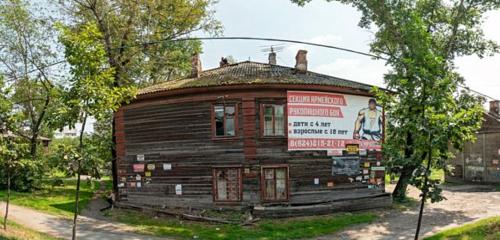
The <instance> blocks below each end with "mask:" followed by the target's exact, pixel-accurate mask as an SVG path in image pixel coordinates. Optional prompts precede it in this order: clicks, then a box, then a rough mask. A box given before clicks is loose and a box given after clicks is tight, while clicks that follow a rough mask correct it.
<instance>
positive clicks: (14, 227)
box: [0, 219, 57, 240]
mask: <svg viewBox="0 0 500 240" xmlns="http://www.w3.org/2000/svg"><path fill="white" fill-rule="evenodd" d="M0 226H2V227H1V229H0V240H56V239H57V238H54V237H51V236H49V235H47V234H44V233H40V232H37V231H35V230H31V229H28V228H25V227H23V226H21V225H19V224H17V223H14V222H12V221H7V231H4V230H3V219H1V220H0Z"/></svg>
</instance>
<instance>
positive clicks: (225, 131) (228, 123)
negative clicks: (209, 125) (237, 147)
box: [214, 104, 237, 137]
mask: <svg viewBox="0 0 500 240" xmlns="http://www.w3.org/2000/svg"><path fill="white" fill-rule="evenodd" d="M236 117H237V116H236V106H235V105H222V104H221V105H214V121H215V124H214V125H215V129H214V130H215V136H216V137H233V136H236Z"/></svg>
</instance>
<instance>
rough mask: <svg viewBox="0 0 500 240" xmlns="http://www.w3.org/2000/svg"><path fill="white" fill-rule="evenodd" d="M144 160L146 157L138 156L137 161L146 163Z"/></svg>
mask: <svg viewBox="0 0 500 240" xmlns="http://www.w3.org/2000/svg"><path fill="white" fill-rule="evenodd" d="M144 159H145V158H144V155H142V154H141V155H137V161H138V162H144Z"/></svg>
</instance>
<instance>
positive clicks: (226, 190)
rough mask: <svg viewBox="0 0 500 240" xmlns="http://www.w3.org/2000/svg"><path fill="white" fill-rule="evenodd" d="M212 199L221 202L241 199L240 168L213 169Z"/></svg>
mask: <svg viewBox="0 0 500 240" xmlns="http://www.w3.org/2000/svg"><path fill="white" fill-rule="evenodd" d="M214 200H215V201H221V202H235V201H240V200H241V170H240V169H239V168H216V169H214Z"/></svg>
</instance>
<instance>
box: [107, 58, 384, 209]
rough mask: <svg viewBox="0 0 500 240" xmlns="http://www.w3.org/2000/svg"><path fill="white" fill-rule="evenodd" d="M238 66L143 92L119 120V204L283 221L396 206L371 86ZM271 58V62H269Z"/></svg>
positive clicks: (301, 61) (196, 66)
mask: <svg viewBox="0 0 500 240" xmlns="http://www.w3.org/2000/svg"><path fill="white" fill-rule="evenodd" d="M306 54H307V51H305V50H300V51H299V52H298V53H297V56H296V65H295V67H285V66H279V65H276V64H275V63H276V61H275V57H276V55H275V54H274V56H271V55H270V59H269V60H270V61H269V63H257V62H250V61H245V62H239V63H235V64H228V63H227V61H224V59H223V60H222V61H221V64H220V67H218V68H215V69H210V70H206V71H202V69H201V62H200V60H199V56H194V57H193V60H192V66H193V67H192V73H191V76H189V77H188V78H185V79H179V80H174V81H168V82H164V83H160V84H157V85H154V86H150V87H147V88H144V89H141V90H140V91H139V93H138V95H137V97H136V99H135V100H133V101H132V102H131V103H129V104H127V105H124V106H122V107H121V108H120V109H119V110H118V111H117V112H116V115H115V128H116V133H115V137H116V142H117V146H116V150H117V161H116V163H115V165H114V167H113V169H114V170H115V171H114V179H115V181H114V182H115V186H114V187H115V190H116V191H117V193H118V204H123V205H127V204H128V205H133V206H136V207H137V206H139V207H140V206H149V207H162V208H189V209H206V208H231V209H241V210H251V211H252V212H253V213H254V214H256V215H261V216H270V217H286V216H296V215H312V214H322V213H329V212H333V211H349V210H359V209H367V208H375V207H383V206H388V205H390V204H391V197H390V194H389V193H387V192H385V188H384V171H385V167H384V166H383V165H382V163H381V160H382V153H381V149H380V148H381V147H380V146H381V145H380V143H381V141H382V140H383V129H384V127H383V121H384V116H383V111H382V109H381V108H380V107H379V106H377V104H376V101H375V100H374V98H373V97H374V96H373V94H372V93H371V92H370V90H371V89H372V86H371V85H367V84H363V83H359V82H355V81H350V80H346V79H342V78H337V77H332V76H328V75H324V74H319V73H314V72H310V71H308V70H307V58H306ZM273 58H274V59H273Z"/></svg>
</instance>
